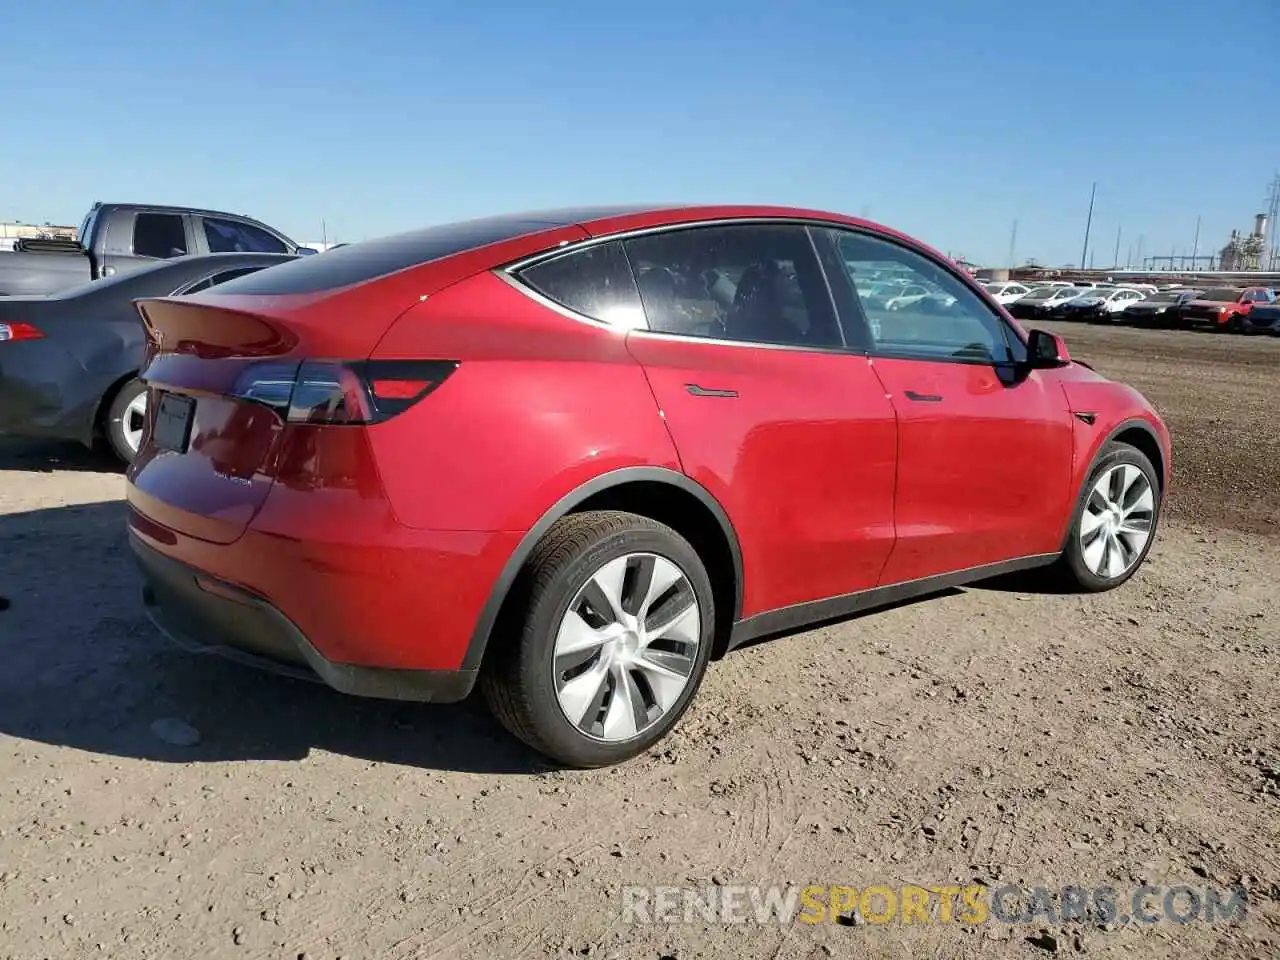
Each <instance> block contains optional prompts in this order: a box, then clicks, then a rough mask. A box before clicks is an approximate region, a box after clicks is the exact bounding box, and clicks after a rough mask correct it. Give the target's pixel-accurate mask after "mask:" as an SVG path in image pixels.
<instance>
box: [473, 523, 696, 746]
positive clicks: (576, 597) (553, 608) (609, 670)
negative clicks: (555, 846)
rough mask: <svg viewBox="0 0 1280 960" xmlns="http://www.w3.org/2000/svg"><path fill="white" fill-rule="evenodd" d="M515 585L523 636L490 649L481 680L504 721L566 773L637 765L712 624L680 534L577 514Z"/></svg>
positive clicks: (558, 527)
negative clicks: (574, 769) (626, 763)
mask: <svg viewBox="0 0 1280 960" xmlns="http://www.w3.org/2000/svg"><path fill="white" fill-rule="evenodd" d="M522 587H523V590H525V591H527V593H521V594H517V597H518V599H519V600H520V601H521V602H523V604H524V613H525V616H524V623H523V631H522V633H521V635H520V636H519V637H518V638H517V637H514V636H513V637H510V638H508V640H509V643H508V644H507V645H506V647H507V648H506V649H505V650H503V649H498V650H493V651H491V660H490V663H488V664H486V670H485V673H484V677H483V681H482V686H483V689H484V691H485V696H486V699H487V700H488V701H489V704H490V706H491V708H492V709H493V711H494V713H495V715H496V716H497V717H498V719H499V720H500V721H501V722H502V723H503V725H505V726H506V727H507V728H508V729H509V730H510V731H511V732H512V733H514V734H515V735H516V736H518V737H519V738H520V739H522V740H524V741H525V742H526V743H528V744H529V745H530V746H531V747H533V748H534V749H536V750H538V751H540V752H542V753H545V754H546V755H547V756H549V757H552V758H553V759H555V760H558V761H560V762H561V763H564V764H566V765H569V766H575V767H597V766H604V765H606V764H611V763H618V762H620V761H622V760H626V759H629V758H630V757H634V756H636V755H637V754H639V753H642V752H644V751H645V750H647V749H648V748H649V747H650V746H652V745H653V744H654V743H656V742H657V741H658V740H660V739H662V738H663V737H664V736H665V735H666V734H667V733H668V732H669V731H670V730H671V728H672V727H674V726H675V724H676V723H677V722H678V721H679V719H680V717H681V715H682V714H683V713H684V711H685V709H686V708H687V707H688V705H689V703H690V701H691V700H692V699H693V696H694V694H695V692H696V691H697V688H698V686H699V684H700V683H701V682H702V676H703V674H704V673H705V671H706V666H707V660H708V657H709V654H710V647H711V639H712V636H713V632H714V630H713V627H714V623H715V618H714V609H713V601H712V592H711V583H710V581H709V579H708V578H707V573H706V570H705V568H704V567H703V564H702V561H701V560H700V559H699V557H698V555H697V553H696V552H695V551H694V549H693V547H691V546H690V545H689V543H688V542H687V541H686V540H685V539H684V538H683V537H681V536H680V535H679V534H677V533H676V532H675V531H674V530H672V529H670V528H669V527H666V526H664V525H662V524H660V523H657V522H655V521H653V520H649V519H648V518H646V517H640V516H636V515H634V514H628V513H621V512H613V511H608V512H605V511H599V512H590V513H582V514H574V515H571V516H569V517H565V518H564V519H562V520H560V521H559V522H557V523H556V524H555V525H554V526H553V527H552V528H551V530H550V531H549V532H548V533H547V535H546V536H545V537H544V538H543V540H542V542H541V543H540V544H539V545H538V547H537V548H536V549H535V550H534V553H533V556H532V557H531V558H530V560H529V563H528V565H527V566H526V568H525V573H524V583H523V585H522ZM511 627H512V629H513V630H514V629H515V628H516V625H515V624H514V623H513V624H511Z"/></svg>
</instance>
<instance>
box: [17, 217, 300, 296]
mask: <svg viewBox="0 0 1280 960" xmlns="http://www.w3.org/2000/svg"><path fill="white" fill-rule="evenodd" d="M315 252H316V251H315V250H312V249H311V248H309V247H300V246H298V244H296V243H294V242H293V241H292V240H290V239H289V238H288V237H286V236H285V235H284V234H283V233H281V232H280V231H278V230H276V229H274V228H272V227H269V226H267V225H266V224H265V223H260V222H258V221H257V220H251V219H250V218H248V217H242V216H239V215H238V214H234V213H221V212H219V211H217V210H199V209H196V208H194V207H160V206H154V205H148V204H137V203H95V204H94V205H93V208H92V209H91V210H90V211H89V213H88V214H87V215H86V216H85V218H84V222H83V223H82V224H81V225H80V239H79V241H78V242H77V241H74V240H19V241H18V243H17V244H16V246H15V247H14V249H13V251H12V252H9V251H0V297H3V296H32V295H39V294H46V293H57V292H58V291H60V290H66V289H68V288H70V287H74V286H77V285H78V284H82V283H85V282H86V281H88V280H98V279H101V278H102V277H110V276H115V275H116V274H121V273H128V272H130V271H132V270H137V269H138V268H139V267H145V266H147V265H148V264H152V263H155V262H156V261H158V260H169V259H172V258H173V257H184V256H188V255H194V254H202V253H287V254H309V253H315Z"/></svg>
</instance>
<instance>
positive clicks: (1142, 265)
mask: <svg viewBox="0 0 1280 960" xmlns="http://www.w3.org/2000/svg"><path fill="white" fill-rule="evenodd" d="M1142 241H1143V237H1141V236H1139V237H1138V269H1139V270H1145V269H1147V265H1146V263H1145V261H1143V259H1142Z"/></svg>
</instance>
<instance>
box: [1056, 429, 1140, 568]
mask: <svg viewBox="0 0 1280 960" xmlns="http://www.w3.org/2000/svg"><path fill="white" fill-rule="evenodd" d="M1159 517H1160V485H1159V482H1158V480H1157V479H1156V472H1155V468H1154V467H1152V465H1151V461H1150V460H1148V459H1147V457H1146V455H1144V454H1143V453H1142V451H1140V450H1138V449H1137V448H1135V447H1131V446H1129V445H1127V444H1120V443H1117V444H1112V445H1110V446H1109V447H1108V448H1107V450H1106V452H1105V453H1104V455H1103V457H1102V459H1101V460H1100V461H1099V462H1098V464H1097V465H1096V466H1095V467H1094V468H1093V471H1092V472H1091V473H1090V475H1089V479H1088V480H1087V481H1086V484H1085V489H1084V492H1083V495H1082V497H1081V500H1080V503H1079V504H1078V505H1077V507H1076V513H1075V518H1074V522H1073V523H1072V527H1071V534H1070V537H1069V539H1068V541H1067V547H1066V550H1065V551H1064V553H1063V556H1062V561H1061V566H1062V568H1063V570H1064V571H1065V572H1066V573H1067V574H1068V575H1069V579H1070V580H1072V581H1073V582H1074V584H1075V585H1076V586H1078V587H1080V588H1081V589H1084V590H1088V591H1091V592H1096V591H1101V590H1110V589H1112V588H1113V587H1118V586H1120V584H1122V583H1124V582H1125V581H1126V580H1128V579H1129V578H1130V577H1131V576H1133V574H1134V573H1135V572H1136V571H1137V569H1138V567H1139V566H1140V565H1141V564H1142V561H1143V560H1145V559H1146V556H1147V552H1148V551H1149V550H1150V549H1151V544H1152V541H1153V539H1154V537H1155V532H1156V526H1157V524H1158V522H1159Z"/></svg>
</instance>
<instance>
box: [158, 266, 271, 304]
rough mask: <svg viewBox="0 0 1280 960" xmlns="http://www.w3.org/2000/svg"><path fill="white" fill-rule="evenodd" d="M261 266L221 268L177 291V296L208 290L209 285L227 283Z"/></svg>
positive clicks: (257, 269)
mask: <svg viewBox="0 0 1280 960" xmlns="http://www.w3.org/2000/svg"><path fill="white" fill-rule="evenodd" d="M261 269H262V267H236V268H235V269H233V270H223V271H222V272H221V273H215V274H214V275H213V276H211V277H205V278H204V279H203V280H197V281H196V282H195V283H193V284H192V285H191V286H189V287H187V288H186V289H184V290H179V291H178V294H177V295H178V296H184V297H185V296H189V295H190V294H193V293H199V292H200V291H201V290H208V289H209V288H210V287H216V286H218V285H219V284H223V283H227V282H229V281H231V280H235V279H236V278H237V277H247V276H248V275H249V274H251V273H257V272H258V271H259V270H261Z"/></svg>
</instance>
